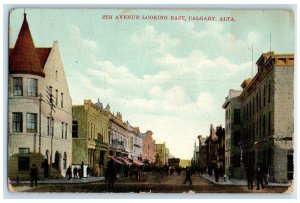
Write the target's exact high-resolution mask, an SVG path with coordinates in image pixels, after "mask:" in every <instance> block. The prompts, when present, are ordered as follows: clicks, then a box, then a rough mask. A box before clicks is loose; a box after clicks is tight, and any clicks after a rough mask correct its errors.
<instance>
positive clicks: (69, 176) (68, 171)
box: [66, 166, 72, 180]
mask: <svg viewBox="0 0 300 203" xmlns="http://www.w3.org/2000/svg"><path fill="white" fill-rule="evenodd" d="M66 178H68V180H70V179H71V178H72V170H71V166H69V167H68V169H67V172H66Z"/></svg>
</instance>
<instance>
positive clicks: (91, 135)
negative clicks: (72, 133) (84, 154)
mask: <svg viewBox="0 0 300 203" xmlns="http://www.w3.org/2000/svg"><path fill="white" fill-rule="evenodd" d="M92 137H93V124H92V123H91V134H90V138H91V139H92Z"/></svg>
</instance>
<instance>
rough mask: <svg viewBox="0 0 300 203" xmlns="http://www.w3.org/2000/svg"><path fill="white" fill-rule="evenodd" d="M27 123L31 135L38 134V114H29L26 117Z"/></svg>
mask: <svg viewBox="0 0 300 203" xmlns="http://www.w3.org/2000/svg"><path fill="white" fill-rule="evenodd" d="M26 119H27V123H26V128H27V132H29V133H36V132H37V114H36V113H27V115H26Z"/></svg>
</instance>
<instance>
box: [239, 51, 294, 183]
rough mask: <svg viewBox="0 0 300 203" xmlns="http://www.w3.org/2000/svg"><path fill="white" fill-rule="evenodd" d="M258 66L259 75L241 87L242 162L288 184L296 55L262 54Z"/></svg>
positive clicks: (291, 149)
mask: <svg viewBox="0 0 300 203" xmlns="http://www.w3.org/2000/svg"><path fill="white" fill-rule="evenodd" d="M256 64H257V66H258V72H257V74H256V75H255V76H254V78H253V79H248V80H245V81H244V82H243V83H242V85H241V86H242V88H243V92H242V94H241V96H240V97H241V121H242V122H241V124H242V126H241V127H242V135H243V136H242V147H243V163H244V165H245V166H248V165H253V166H258V165H261V166H262V167H264V168H265V170H269V173H270V179H271V181H275V182H287V181H289V180H291V179H293V153H294V147H293V135H294V55H293V54H274V52H268V53H263V54H262V55H261V56H260V58H259V59H258V60H257V62H256Z"/></svg>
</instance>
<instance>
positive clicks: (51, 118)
mask: <svg viewBox="0 0 300 203" xmlns="http://www.w3.org/2000/svg"><path fill="white" fill-rule="evenodd" d="M47 94H48V99H49V105H50V136H51V151H50V168H49V169H50V170H49V172H50V175H51V170H52V162H53V137H54V129H53V128H54V127H53V125H54V119H53V111H54V112H55V110H54V103H53V99H54V98H53V94H52V86H49V87H47Z"/></svg>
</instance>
